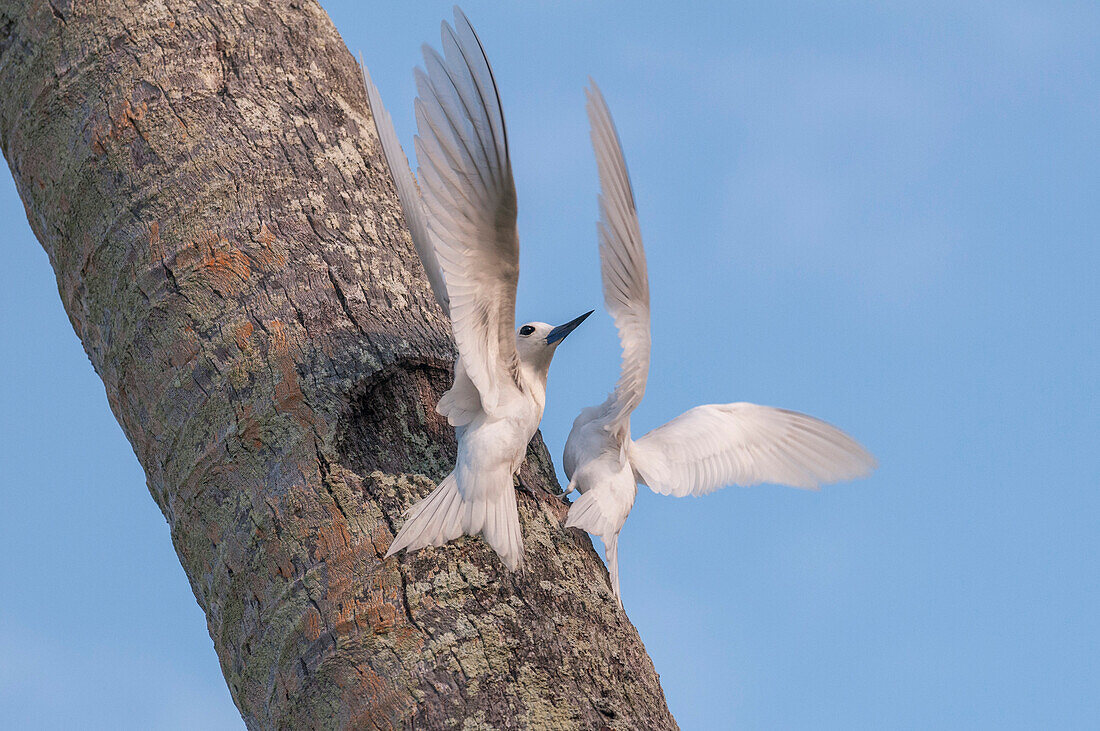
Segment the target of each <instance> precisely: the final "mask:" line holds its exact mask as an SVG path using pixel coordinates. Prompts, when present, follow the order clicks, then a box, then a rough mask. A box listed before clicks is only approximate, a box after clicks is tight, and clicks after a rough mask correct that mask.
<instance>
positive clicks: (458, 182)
mask: <svg viewBox="0 0 1100 731" xmlns="http://www.w3.org/2000/svg"><path fill="white" fill-rule="evenodd" d="M442 39H443V44H442V45H443V53H444V55H443V56H441V55H440V54H439V53H437V52H436V51H435V50H434V49H432V48H430V47H428V46H424V48H423V51H424V62H425V67H426V71H423V70H420V69H417V70H416V86H417V94H418V96H417V99H416V102H415V111H416V124H417V131H418V135H417V137H416V140H415V144H416V156H417V160H418V162H419V165H420V168H419V181H420V185H419V186H418V185H417V181H416V179H414V177H413V174H412V171H411V170H410V169H409V165H408V161H407V159H406V158H405V154H404V152H403V151H402V150H401V146H400V144H399V142H398V140H397V135H396V133H395V132H394V129H393V122H392V121H391V120H390V117H389V115H388V114H387V113H386V110H385V107H384V106H383V105H382V101H381V98H380V97H379V94H378V90H377V89H376V88H375V87H374V84H373V83H372V82H371V79H370V75H369V74H368V73H367V71H366V68H364V69H363V78H364V82H365V84H366V87H367V95H368V99H369V101H370V105H371V109H372V113H373V115H374V119H375V125H376V127H377V129H378V137H379V139H380V141H381V143H382V149H383V151H384V153H385V156H386V160H387V162H388V163H389V166H390V169H391V171H392V172H393V175H394V181H395V184H396V187H397V193H398V197H399V198H400V200H401V207H402V210H403V211H404V213H405V219H406V222H407V223H408V226H409V231H410V233H411V235H412V239H413V244H414V245H415V247H416V251H417V253H418V254H419V256H420V260H421V262H422V263H423V265H424V269H425V272H426V273H427V275H428V280H429V282H430V283H431V285H432V290H433V291H434V293H435V297H436V300H437V301H438V302H439V304H440V306H441V307H442V308H443V310H444V312H445V313H447V314H449V315H450V317H451V325H452V329H453V331H454V338H455V343H456V345H457V346H458V359H457V361H456V362H455V378H454V384H453V385H452V386H451V389H450V390H449V391H447V393H445V394H444V395H443V397H442V398H441V399H440V401H439V404H438V405H437V407H436V408H437V410H438V411H439V413H440V414H442V415H443V416H446V417H447V420H448V421H449V422H450V423H451V424H452V425H453V426H454V427H455V431H456V434H457V436H458V459H457V462H456V464H455V469H454V471H453V472H452V473H451V474H450V475H448V476H447V477H446V478H444V479H443V481H442V482H440V484H439V486H438V487H437V488H436V489H435V490H434V491H433V492H432V493H431V494H430V495H429V496H428V497H426V498H424V499H423V500H421V501H420V502H418V503H417V504H416V505H413V506H412V508H410V509H409V511H408V513H407V516H406V520H405V523H404V525H403V526H402V528H401V530H400V531H398V533H397V535H396V536H395V537H394V540H393V543H392V544H391V545H390V548H389V552H388V553H387V554H386V555H387V556H390V555H392V554H394V553H397V552H398V551H400V550H401V549H403V548H405V549H408V550H410V551H413V550H416V549H419V548H423V547H425V546H440V545H443V544H444V543H447V542H448V541H451V540H454V539H455V538H458V537H459V536H461V535H479V534H480V535H481V536H483V537H484V538H485V540H486V541H487V542H488V543H489V545H490V546H492V547H493V549H494V550H495V551H496V552H497V554H498V555H499V556H500V558H501V560H502V561H503V562H504V564H505V565H506V566H507V567H508V568H510V569H515V568H518V567H520V566H522V565H523V539H522V536H521V534H520V525H519V513H518V511H517V509H516V496H515V490H514V488H513V486H512V475H513V474H515V472H516V470H518V469H519V466H520V463H521V462H522V461H523V457H524V454H525V453H526V450H527V443H528V442H529V441H530V440H531V437H532V436H534V434H535V430H536V429H538V425H539V422H540V421H541V420H542V412H543V407H544V405H545V402H546V374H547V370H548V369H549V367H550V360H551V358H552V357H553V354H554V350H555V349H556V348H557V346H558V344H560V343H561V341H562V339H563V338H564V337H565V336H566V335H568V334H569V333H570V332H571V331H572V330H573V328H575V327H576V326H577V325H579V324H580V322H581V321H583V320H584V318H585V317H587V315H583V316H581V317H579V318H577V319H575V320H573V321H571V322H569V323H566V324H565V325H560V326H558V327H556V328H555V327H551V326H550V325H547V324H545V323H541V322H532V323H528V324H526V325H524V326H523V327H521V328H520V329H519V330H518V331H516V330H515V329H514V328H515V303H516V282H517V280H518V277H519V238H518V236H517V234H516V190H515V184H514V182H513V180H512V164H511V160H510V158H509V155H508V139H507V135H506V132H505V127H504V115H503V112H502V110H501V105H500V98H499V96H498V94H497V87H496V82H495V81H494V79H493V73H492V71H491V70H490V68H489V61H488V59H487V58H486V56H485V52H484V49H483V48H482V45H481V41H480V40H479V39H478V37H477V34H476V33H474V29H473V27H472V26H471V25H470V23H469V21H468V20H467V19H466V17H465V16H464V15H463V14H462V11H461V10H459V9H458V8H455V25H454V27H453V28H452V27H451V26H450V25H449V24H447V23H446V22H444V23H443V31H442ZM589 314H591V313H589Z"/></svg>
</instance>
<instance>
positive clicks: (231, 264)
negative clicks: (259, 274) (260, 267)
mask: <svg viewBox="0 0 1100 731" xmlns="http://www.w3.org/2000/svg"><path fill="white" fill-rule="evenodd" d="M220 243H222V244H224V245H228V244H229V242H228V241H225V240H224V239H223V240H222V241H221V242H220ZM202 267H203V270H204V272H205V274H206V276H207V278H208V280H209V282H210V286H211V287H213V288H214V289H215V290H216V291H217V292H219V293H221V294H231V293H233V292H235V291H237V290H239V289H240V288H241V285H243V284H246V283H247V282H248V277H249V276H250V275H251V274H252V267H251V266H250V265H249V263H248V257H246V256H245V255H244V254H243V253H241V252H240V251H239V250H237V249H212V250H211V251H210V252H209V253H208V254H207V255H206V257H204V258H203V260H202Z"/></svg>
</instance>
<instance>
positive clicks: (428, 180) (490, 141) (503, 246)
mask: <svg viewBox="0 0 1100 731" xmlns="http://www.w3.org/2000/svg"><path fill="white" fill-rule="evenodd" d="M456 29H457V30H456ZM442 45H443V52H444V55H442V56H441V55H440V54H439V53H438V52H436V51H434V50H433V49H431V48H428V47H425V49H424V66H425V70H423V71H421V70H419V69H418V70H417V74H416V83H417V94H418V96H417V100H416V103H415V109H416V123H417V133H418V134H417V136H416V140H415V142H416V156H417V160H418V161H419V163H420V181H421V192H422V194H423V199H424V203H425V211H426V214H427V215H426V218H427V221H428V228H429V230H430V231H431V233H432V235H433V237H434V242H435V253H436V256H437V258H438V261H439V264H440V267H441V269H442V271H443V275H444V276H443V278H444V280H445V282H446V287H447V296H448V300H449V303H450V314H451V324H452V328H453V330H454V336H455V343H456V344H457V346H458V353H459V359H460V360H461V362H462V365H463V368H464V370H465V373H466V374H467V375H468V376H469V378H470V381H471V382H472V383H473V384H474V386H475V387H476V389H477V391H478V394H479V397H480V400H481V405H482V408H483V409H484V410H485V411H486V412H487V413H489V414H493V413H495V411H496V410H497V407H498V404H499V403H500V400H501V394H502V389H506V388H514V387H515V377H516V375H515V374H516V368H517V355H516V346H515V333H514V329H515V308H516V283H517V280H518V278H519V239H518V236H517V234H516V210H517V209H516V190H515V183H514V181H513V178H512V165H511V160H510V157H509V154H508V141H507V137H506V136H505V131H504V130H505V127H504V113H503V111H502V110H501V105H500V96H499V94H498V93H497V87H496V82H495V80H494V79H493V72H492V70H491V69H490V67H489V61H488V59H487V58H486V56H485V51H484V49H483V47H482V45H481V42H480V40H478V38H477V34H476V33H475V32H474V29H473V27H472V26H471V25H470V23H469V21H468V20H467V19H466V16H464V15H463V14H462V11H460V10H459V9H458V8H455V27H454V28H452V27H451V26H450V25H449V24H447V23H443V30H442Z"/></svg>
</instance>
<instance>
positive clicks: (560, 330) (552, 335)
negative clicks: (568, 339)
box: [546, 310, 595, 345]
mask: <svg viewBox="0 0 1100 731" xmlns="http://www.w3.org/2000/svg"><path fill="white" fill-rule="evenodd" d="M593 312H595V310H589V311H588V312H586V313H584V314H583V315H581V316H580V317H578V318H577V319H575V320H570V321H569V322H567V323H565V324H564V325H558V326H557V327H556V328H554V329H553V330H551V331H550V332H549V333H548V334H547V335H546V344H547V345H553V344H554V343H556V342H558V341H561V340H565V336H566V335H568V334H569V333H571V332H573V331H574V330H576V329H577V325H580V324H581V323H582V322H584V321H585V319H586V318H587V317H588V316H589V315H591V314H592V313H593Z"/></svg>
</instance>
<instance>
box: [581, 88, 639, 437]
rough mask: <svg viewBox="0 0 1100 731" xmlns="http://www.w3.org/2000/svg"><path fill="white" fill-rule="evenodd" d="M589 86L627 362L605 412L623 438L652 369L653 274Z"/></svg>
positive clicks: (615, 314) (603, 241) (612, 307)
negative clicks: (650, 302)
mask: <svg viewBox="0 0 1100 731" xmlns="http://www.w3.org/2000/svg"><path fill="white" fill-rule="evenodd" d="M588 81H589V84H590V87H589V88H588V89H585V96H586V97H587V104H586V108H587V110H588V120H589V124H590V125H591V127H592V130H591V133H592V147H593V148H594V149H595V152H596V165H597V168H598V169H599V174H600V191H601V192H600V221H599V223H598V224H597V228H598V231H599V239H600V272H601V274H602V276H603V297H604V304H605V306H606V307H607V311H608V312H609V313H610V314H611V317H612V318H613V319H614V320H615V327H616V328H617V329H618V331H619V344H620V345H621V346H622V351H623V356H622V365H621V369H620V373H619V381H618V383H617V384H616V385H615V391H614V393H612V394H611V396H610V397H609V398H608V401H607V402H606V404H605V405H604V407H603V410H602V414H601V416H600V419H601V421H602V422H603V424H604V425H605V427H606V428H607V429H608V431H610V432H611V433H612V434H613V435H614V436H615V437H616V438H617V439H618V440H619V442H620V443H624V442H625V441H626V440H627V439H629V437H630V413H631V412H632V411H634V409H635V408H637V406H638V404H639V403H640V402H641V400H642V396H643V394H645V385H646V378H647V377H648V375H649V347H650V339H649V278H648V275H647V273H646V263H645V250H644V249H643V248H642V232H641V229H640V227H639V225H638V211H637V210H636V208H635V206H634V191H633V190H632V189H631V187H630V176H629V175H628V174H627V170H626V160H624V159H623V151H622V146H621V145H620V144H619V135H618V133H617V132H616V131H615V123H614V122H613V121H612V120H611V112H610V111H609V110H608V108H607V102H605V101H604V98H603V94H601V93H600V89H599V87H597V86H596V82H594V81H592V80H591V79H589V80H588Z"/></svg>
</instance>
